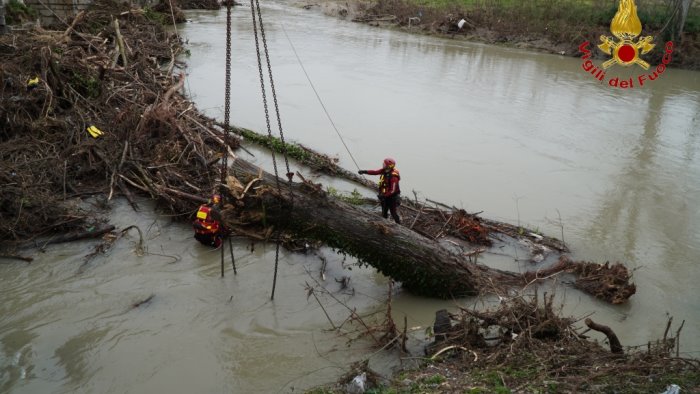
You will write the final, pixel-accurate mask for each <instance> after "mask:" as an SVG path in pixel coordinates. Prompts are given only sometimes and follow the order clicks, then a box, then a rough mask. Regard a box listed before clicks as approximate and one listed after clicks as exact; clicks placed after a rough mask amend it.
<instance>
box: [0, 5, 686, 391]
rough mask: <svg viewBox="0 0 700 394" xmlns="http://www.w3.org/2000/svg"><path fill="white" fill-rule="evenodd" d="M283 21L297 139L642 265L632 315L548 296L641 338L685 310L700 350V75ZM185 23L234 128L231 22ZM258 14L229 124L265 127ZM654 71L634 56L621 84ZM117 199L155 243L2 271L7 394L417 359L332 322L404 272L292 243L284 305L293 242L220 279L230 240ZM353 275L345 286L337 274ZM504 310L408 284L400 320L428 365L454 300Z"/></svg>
mask: <svg viewBox="0 0 700 394" xmlns="http://www.w3.org/2000/svg"><path fill="white" fill-rule="evenodd" d="M263 12H264V17H265V23H266V25H265V30H266V33H267V39H268V47H269V48H270V56H271V62H272V66H273V72H274V77H275V86H276V88H277V96H278V101H279V107H280V112H281V115H282V122H283V126H284V132H285V137H286V138H287V139H289V140H293V141H296V142H299V143H302V144H304V145H307V146H309V147H312V148H314V149H317V150H319V151H322V152H325V153H328V154H331V155H335V156H337V157H338V159H339V161H340V164H341V165H343V166H344V167H346V168H348V169H351V170H357V166H356V164H355V162H357V165H358V166H360V167H361V168H363V169H368V168H376V167H378V166H379V165H380V163H381V161H382V159H383V158H384V157H385V156H392V157H394V158H395V159H396V160H397V163H398V168H399V169H400V170H401V174H402V183H401V187H402V190H403V192H404V194H405V195H408V196H411V197H412V195H413V193H412V191H415V192H416V193H417V195H418V197H419V198H430V199H432V200H437V201H442V202H444V203H447V204H450V205H454V206H457V207H462V208H464V209H466V210H467V211H470V212H477V211H483V213H482V216H484V217H488V218H491V219H497V220H503V221H507V222H510V223H514V224H521V225H524V226H528V227H530V228H533V229H537V230H538V231H541V232H543V233H545V234H548V235H552V236H555V237H559V238H561V236H562V234H563V237H564V240H565V241H566V243H567V244H568V245H569V246H570V248H571V250H572V255H573V257H574V258H575V259H584V260H589V261H597V262H605V261H611V262H614V261H620V262H623V263H624V264H626V265H627V266H628V267H630V268H631V269H633V270H634V277H633V281H634V282H635V283H636V284H637V294H636V295H634V296H633V297H632V298H631V299H630V301H629V303H627V304H626V305H621V306H613V305H608V304H605V303H602V302H599V301H597V300H595V299H592V298H591V297H590V296H588V295H586V294H583V293H581V292H579V291H577V290H576V289H573V288H572V287H571V286H570V285H567V284H566V283H562V282H557V283H554V284H549V285H547V289H548V290H549V291H551V288H552V287H554V286H556V292H557V295H558V297H559V298H560V299H561V302H562V303H563V310H564V312H565V313H566V314H569V315H573V316H579V317H580V316H585V315H589V314H592V318H593V319H594V320H596V321H597V322H600V323H602V324H606V325H609V326H610V327H611V328H613V330H615V331H616V333H617V335H618V337H620V340H621V342H622V344H623V346H646V343H647V341H649V340H655V339H657V338H659V337H661V336H663V332H664V329H665V325H666V320H667V316H669V315H670V316H673V318H674V320H673V326H672V330H673V332H675V330H676V329H677V328H678V326H679V325H680V323H681V321H683V320H685V325H684V327H683V330H682V331H681V347H680V350H681V354H682V355H684V356H688V357H698V356H699V355H700V303H699V300H700V297H698V295H697V290H696V289H697V283H698V282H699V281H700V73H698V72H691V71H683V70H674V69H670V70H666V71H665V72H664V73H663V74H662V75H661V76H660V77H659V78H658V79H656V80H654V81H652V82H649V83H646V84H645V85H644V86H643V87H639V86H635V87H633V88H627V89H621V88H619V87H618V88H613V87H610V86H607V85H606V84H601V83H598V82H597V81H596V80H595V79H594V78H593V77H592V76H591V75H590V74H587V73H586V72H585V71H584V70H583V69H582V65H581V64H582V61H581V59H580V58H574V57H568V56H558V55H550V54H540V53H534V52H529V51H523V50H519V49H512V48H503V47H496V46H489V45H483V44H477V43H468V42H463V41H460V40H452V39H442V38H435V37H425V36H417V35H410V34H406V33H403V32H398V31H389V30H383V29H378V28H373V27H369V26H365V25H360V24H354V23H351V22H347V21H342V20H338V19H335V18H332V17H327V16H324V15H323V14H322V13H320V12H318V11H317V10H313V9H312V10H304V9H300V8H295V7H292V6H289V5H288V3H286V2H280V1H273V2H269V3H268V2H266V3H265V4H263ZM187 15H188V19H189V22H188V23H186V24H184V25H181V26H178V32H179V33H180V34H181V35H182V36H183V37H185V38H186V40H188V43H189V44H188V48H189V49H190V52H191V55H190V56H189V57H188V58H186V59H184V60H185V61H186V62H187V65H188V66H187V69H186V73H187V76H188V78H187V84H186V88H187V93H188V94H190V95H191V96H192V98H193V100H194V101H195V103H196V105H197V106H198V107H199V108H200V109H202V110H204V111H205V112H207V113H208V114H209V115H211V116H213V117H217V118H219V119H221V118H222V116H223V98H224V86H223V82H224V69H225V68H224V67H225V64H224V56H225V47H224V45H225V15H226V13H225V10H221V11H199V12H190V13H188V14H187ZM250 18H251V15H250V9H249V8H248V7H247V6H241V7H237V8H235V10H234V12H233V50H232V57H233V61H232V70H233V74H232V102H231V103H232V105H231V108H232V111H231V119H232V122H233V123H234V124H236V125H239V126H243V127H247V128H250V129H253V130H256V131H259V132H266V125H265V118H264V112H263V109H262V100H261V98H260V80H259V77H258V69H257V63H256V58H255V46H254V41H253V36H252V26H251V22H250ZM292 44H293V46H294V48H295V49H296V55H295V53H294V51H293V50H292V46H291V45H292ZM657 44H659V46H663V44H662V43H657ZM297 55H298V57H299V58H300V59H301V62H302V64H303V65H304V68H305V70H306V73H307V74H308V76H309V78H310V79H311V81H312V83H313V86H314V87H315V88H316V91H317V93H318V95H319V96H320V97H321V99H322V100H323V103H324V105H325V107H326V109H327V111H328V113H329V114H330V116H331V118H332V119H333V122H334V123H335V125H336V126H337V129H338V131H339V132H340V134H341V135H342V137H343V140H344V142H345V144H346V145H347V147H348V149H347V150H346V149H345V147H344V145H343V143H342V142H341V139H340V138H339V136H338V134H337V133H336V131H335V130H334V129H333V126H332V125H331V123H330V121H329V120H328V118H327V116H326V114H325V112H324V110H323V107H322V106H321V104H320V103H319V101H318V99H317V97H316V94H315V93H314V90H313V89H312V87H311V85H310V84H309V82H308V80H307V77H306V75H305V73H304V71H303V69H302V67H301V66H300V64H299V61H298V60H297ZM641 72H642V70H641V69H640V68H639V67H636V66H635V67H634V68H631V69H622V68H621V67H619V66H614V67H613V68H612V69H611V70H610V71H608V75H609V76H611V75H612V73H619V75H620V78H621V79H623V78H629V77H633V78H636V77H637V75H638V74H640V73H641ZM268 86H269V84H268ZM268 97H270V95H269V94H268ZM270 104H272V103H271V102H270ZM274 124H275V121H274V119H273V125H274ZM249 149H250V150H251V152H252V153H253V154H254V155H255V156H254V157H253V156H250V155H249V154H247V153H244V152H239V153H240V155H241V157H242V158H244V159H246V160H250V161H253V162H256V163H258V164H260V165H261V166H263V167H265V168H270V159H269V156H268V155H267V154H266V153H265V152H263V151H261V150H259V149H255V148H253V147H249ZM348 151H349V152H350V153H348ZM351 155H352V156H351ZM278 162H279V160H278ZM292 165H293V167H294V168H293V169H297V168H298V166H296V164H294V163H292ZM301 170H302V171H305V170H304V169H303V168H302V169H301ZM307 172H308V171H307ZM319 179H320V180H322V181H326V180H325V179H324V178H323V177H321V178H319ZM328 182H329V184H330V185H332V186H333V187H335V188H337V189H339V190H343V191H351V190H352V189H353V187H354V186H352V185H348V184H345V183H343V182H335V181H328ZM362 193H364V194H366V195H372V192H371V191H368V190H362ZM110 205H111V207H112V211H111V214H110V217H111V222H112V223H113V224H114V225H116V226H117V227H118V228H125V227H127V226H130V225H137V226H139V228H140V229H141V230H142V232H143V234H144V238H145V242H146V251H145V253H144V254H143V255H138V254H137V253H136V251H135V250H136V242H137V241H138V235H137V233H136V232H135V231H131V232H129V235H128V236H126V237H124V238H121V239H120V240H118V241H117V242H116V243H115V245H114V247H113V248H112V249H110V250H109V251H108V252H107V253H106V254H104V255H100V256H98V257H96V258H94V259H89V260H86V259H85V256H86V255H88V254H89V253H91V252H92V250H93V249H94V247H95V246H96V245H97V243H96V241H81V242H75V243H71V244H65V245H52V246H48V247H46V248H45V251H43V252H42V251H36V252H34V254H33V256H34V257H35V261H34V262H32V263H31V264H27V263H24V262H21V261H14V260H13V261H10V260H3V261H2V262H1V264H0V283H2V286H0V299H2V302H1V303H0V316H2V319H1V320H0V392H3V393H5V392H8V393H74V392H81V393H154V392H170V393H195V392H196V393H278V392H279V393H281V392H292V391H295V392H298V391H299V390H301V389H304V388H308V387H311V386H314V385H317V384H320V383H325V382H330V381H333V380H335V379H336V378H337V377H338V376H340V375H341V374H343V373H344V372H345V369H344V368H345V367H347V365H348V364H349V363H350V362H352V361H355V360H359V359H362V358H364V357H367V356H368V355H370V356H369V357H370V364H371V366H372V367H373V368H375V369H377V370H379V371H381V372H384V373H388V372H390V371H391V370H393V369H394V368H396V367H397V366H398V365H399V363H400V361H399V355H397V354H395V353H386V352H380V353H375V351H374V350H373V349H372V346H371V342H369V341H367V340H364V339H359V340H354V338H355V337H357V336H358V330H359V328H358V327H356V326H352V325H351V324H350V323H345V325H343V328H342V334H343V335H339V334H338V333H337V332H335V331H332V330H330V329H331V325H330V323H329V322H328V319H327V318H326V315H325V313H324V309H325V311H326V312H327V313H328V315H329V317H330V318H331V319H332V320H333V321H334V324H335V325H340V324H341V323H342V322H343V321H344V320H345V319H346V318H347V317H348V316H349V311H348V309H347V308H346V307H350V308H357V311H358V312H359V313H360V314H361V315H362V316H368V315H370V314H372V313H373V312H376V311H380V310H381V308H382V306H383V305H384V301H385V300H386V296H387V283H388V279H387V278H385V277H383V276H382V275H380V274H378V273H376V272H375V271H374V270H373V269H371V268H360V267H357V266H355V265H354V260H352V259H351V258H347V259H345V258H344V257H343V256H342V255H338V254H336V253H335V252H333V251H331V250H327V249H323V250H322V251H321V253H322V254H323V256H324V257H325V258H326V260H327V264H326V271H325V279H323V278H321V275H320V270H321V266H322V264H321V260H320V259H319V258H318V257H316V256H307V255H301V254H290V253H287V252H284V251H283V252H282V253H281V258H280V262H279V263H280V266H279V277H278V281H277V288H276V293H275V300H274V301H271V300H270V291H271V287H272V275H273V270H274V254H275V250H274V245H272V246H269V245H268V246H266V245H263V244H259V243H258V244H255V245H254V246H253V247H251V244H250V242H249V241H247V240H245V239H243V238H236V239H235V240H234V247H235V255H236V263H237V267H238V275H236V276H234V275H233V273H232V271H231V267H230V265H227V274H226V277H225V278H223V279H222V278H220V273H219V269H220V268H219V261H220V260H219V259H220V254H219V252H218V251H211V250H209V249H207V248H204V247H202V246H200V245H198V244H196V243H195V242H194V240H193V238H192V231H191V229H190V227H189V226H188V225H187V224H182V223H179V222H176V221H173V218H171V217H168V216H166V215H161V214H158V213H157V212H155V211H154V210H153V209H151V208H150V206H149V205H148V204H147V203H145V202H144V204H143V206H144V209H143V210H142V211H140V212H134V211H133V210H132V209H131V208H130V207H129V206H128V204H124V202H122V201H119V200H117V201H114V202H112V203H111V204H110ZM528 260H529V259H528V258H527V256H523V255H522V254H521V253H520V254H519V253H518V252H517V251H516V250H507V248H502V249H499V250H492V251H490V252H489V253H486V254H484V256H483V258H482V259H481V261H482V262H483V263H484V264H489V265H492V266H495V267H498V268H503V269H508V270H512V271H519V272H520V271H524V270H530V269H535V268H537V265H534V264H533V263H530V262H529V261H528ZM344 276H347V277H350V278H351V280H350V283H349V288H348V289H345V290H343V289H341V285H340V283H338V281H337V280H340V279H341V278H342V277H344ZM315 281H318V282H319V283H322V284H323V285H324V286H326V288H327V289H328V290H329V291H330V292H332V293H333V296H334V298H332V297H329V296H328V295H323V294H319V298H320V300H321V303H322V304H323V309H322V308H321V307H320V306H319V304H318V303H317V302H316V300H315V299H314V298H313V297H310V298H307V293H306V290H305V288H306V286H307V284H309V285H315V284H316V282H315ZM151 295H153V298H152V299H151V300H150V301H149V302H148V303H145V304H143V305H140V306H139V307H136V308H134V307H133V304H134V303H138V302H139V301H141V300H144V299H146V298H148V297H149V296H151ZM490 302H491V301H490V300H488V299H484V300H480V299H474V298H470V299H461V300H457V301H456V302H455V301H441V300H434V299H426V298H421V297H416V296H413V295H411V294H409V293H407V292H404V291H402V290H401V289H400V288H399V289H396V290H395V291H394V294H393V313H394V317H395V319H396V321H397V323H400V322H403V318H404V316H406V317H407V319H408V324H409V327H411V328H413V329H412V331H411V332H412V338H413V340H412V343H410V344H409V345H410V346H411V350H412V352H413V353H414V355H416V356H420V355H422V352H421V348H420V342H419V341H420V340H421V339H422V338H423V337H424V335H425V333H424V328H425V326H426V325H429V324H431V323H432V318H433V316H434V312H435V310H437V309H441V308H448V309H455V308H456V307H457V306H458V305H459V306H470V305H475V304H476V305H484V306H488V305H489V303H490ZM366 319H368V321H371V317H369V316H368V317H366ZM400 324H402V323H400ZM596 338H598V339H599V340H600V341H602V340H603V338H602V337H596Z"/></svg>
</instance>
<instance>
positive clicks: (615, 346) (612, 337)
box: [586, 319, 622, 353]
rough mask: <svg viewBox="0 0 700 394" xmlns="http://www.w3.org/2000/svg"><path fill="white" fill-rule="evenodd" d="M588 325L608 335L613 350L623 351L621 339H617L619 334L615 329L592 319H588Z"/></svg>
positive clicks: (614, 351)
mask: <svg viewBox="0 0 700 394" xmlns="http://www.w3.org/2000/svg"><path fill="white" fill-rule="evenodd" d="M586 325H587V326H588V328H590V329H591V330H595V331H598V332H602V333H603V334H605V336H606V337H608V342H610V351H611V352H613V353H622V345H621V344H620V340H619V339H617V335H615V332H613V330H612V329H611V328H610V327H608V326H604V325H602V324H598V323H596V322H594V321H593V320H591V319H586Z"/></svg>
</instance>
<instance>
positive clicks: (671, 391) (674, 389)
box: [661, 384, 681, 394]
mask: <svg viewBox="0 0 700 394" xmlns="http://www.w3.org/2000/svg"><path fill="white" fill-rule="evenodd" d="M680 392H681V388H680V386H678V385H677V384H672V385H670V386H666V391H664V392H663V393H661V394H680Z"/></svg>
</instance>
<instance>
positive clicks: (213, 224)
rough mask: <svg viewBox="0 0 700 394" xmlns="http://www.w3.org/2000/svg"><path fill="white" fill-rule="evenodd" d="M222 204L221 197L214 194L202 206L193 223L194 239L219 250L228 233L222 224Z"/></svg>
mask: <svg viewBox="0 0 700 394" xmlns="http://www.w3.org/2000/svg"><path fill="white" fill-rule="evenodd" d="M220 203H221V195H219V194H214V195H212V196H211V198H210V199H209V201H208V202H207V203H206V204H202V205H200V207H199V209H198V210H197V217H196V218H195V220H194V222H193V223H192V227H194V238H195V239H196V240H197V241H199V242H201V243H202V244H204V245H207V246H211V247H214V248H218V247H219V246H221V243H222V239H223V238H224V236H225V235H226V233H227V230H226V227H225V226H224V225H223V223H221V211H220V210H219V207H218V205H219V204H220Z"/></svg>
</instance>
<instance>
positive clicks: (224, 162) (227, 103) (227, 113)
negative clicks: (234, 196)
mask: <svg viewBox="0 0 700 394" xmlns="http://www.w3.org/2000/svg"><path fill="white" fill-rule="evenodd" d="M225 90H226V93H225V95H224V128H225V130H224V145H225V146H224V147H223V152H222V157H221V188H222V189H223V188H224V185H225V184H226V174H227V170H228V147H229V142H228V137H229V131H230V130H229V122H230V120H231V2H230V1H228V2H227V4H226V88H225ZM222 191H223V190H222ZM224 194H225V193H222V194H221V195H222V199H223V198H224V197H223V196H224Z"/></svg>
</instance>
